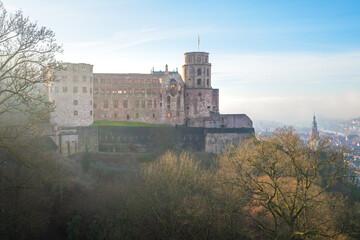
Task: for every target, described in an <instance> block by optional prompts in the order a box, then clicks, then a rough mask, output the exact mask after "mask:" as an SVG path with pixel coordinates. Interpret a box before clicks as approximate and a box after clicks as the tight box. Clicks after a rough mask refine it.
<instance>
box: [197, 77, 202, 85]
mask: <svg viewBox="0 0 360 240" xmlns="http://www.w3.org/2000/svg"><path fill="white" fill-rule="evenodd" d="M197 85H199V86H200V85H201V79H200V78H199V79H198V80H197Z"/></svg>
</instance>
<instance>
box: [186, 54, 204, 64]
mask: <svg viewBox="0 0 360 240" xmlns="http://www.w3.org/2000/svg"><path fill="white" fill-rule="evenodd" d="M186 57H187V59H186ZM186 57H185V62H187V63H195V60H196V63H208V62H209V58H208V56H200V55H198V56H197V57H196V59H195V56H193V55H188V56H186Z"/></svg>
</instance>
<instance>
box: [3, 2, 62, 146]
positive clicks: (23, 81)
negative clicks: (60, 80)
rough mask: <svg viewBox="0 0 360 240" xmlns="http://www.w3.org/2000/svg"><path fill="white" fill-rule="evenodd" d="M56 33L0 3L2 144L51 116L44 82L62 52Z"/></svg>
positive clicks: (55, 65) (55, 66)
mask: <svg viewBox="0 0 360 240" xmlns="http://www.w3.org/2000/svg"><path fill="white" fill-rule="evenodd" d="M54 36H55V34H54V32H52V31H51V30H49V29H47V28H45V27H39V26H38V25H37V23H36V22H35V23H34V22H31V21H30V20H29V18H28V17H24V16H23V13H22V12H21V11H17V12H15V13H8V12H7V11H6V9H5V8H4V5H3V3H2V2H0V141H1V142H0V146H3V145H6V144H5V143H4V141H5V140H6V139H9V138H10V139H11V141H13V138H16V137H18V136H21V135H22V133H24V131H26V130H28V129H29V126H31V124H32V123H34V122H39V121H41V120H43V119H45V118H47V117H48V113H49V111H50V110H51V104H50V103H49V102H47V101H46V100H47V99H46V97H45V96H44V84H45V83H46V82H47V81H48V80H49V77H50V76H49V74H48V73H49V70H51V69H54V68H57V65H58V63H57V61H56V60H55V54H56V53H60V52H61V51H62V49H61V46H59V45H58V44H57V43H56V40H55V37H54Z"/></svg>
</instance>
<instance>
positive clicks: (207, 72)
mask: <svg viewBox="0 0 360 240" xmlns="http://www.w3.org/2000/svg"><path fill="white" fill-rule="evenodd" d="M196 71H197V76H205V75H206V76H210V69H209V68H204V69H201V68H197V70H196ZM194 73H195V68H193V67H192V68H191V69H190V74H192V75H193V74H194Z"/></svg>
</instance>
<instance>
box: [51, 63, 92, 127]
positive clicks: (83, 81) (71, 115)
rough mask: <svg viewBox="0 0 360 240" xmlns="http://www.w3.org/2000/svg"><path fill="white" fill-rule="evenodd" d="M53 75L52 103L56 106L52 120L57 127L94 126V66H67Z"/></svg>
mask: <svg viewBox="0 0 360 240" xmlns="http://www.w3.org/2000/svg"><path fill="white" fill-rule="evenodd" d="M63 67H64V68H65V69H64V70H62V71H57V72H53V73H51V74H53V78H54V79H55V80H54V81H52V82H50V83H49V84H48V85H47V87H48V94H49V101H50V102H53V103H54V104H55V109H54V111H53V112H52V113H51V119H50V121H51V122H52V123H53V124H56V125H57V126H58V127H75V126H89V125H91V124H92V123H93V121H94V119H93V66H92V65H90V64H83V63H79V64H74V63H64V64H63Z"/></svg>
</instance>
